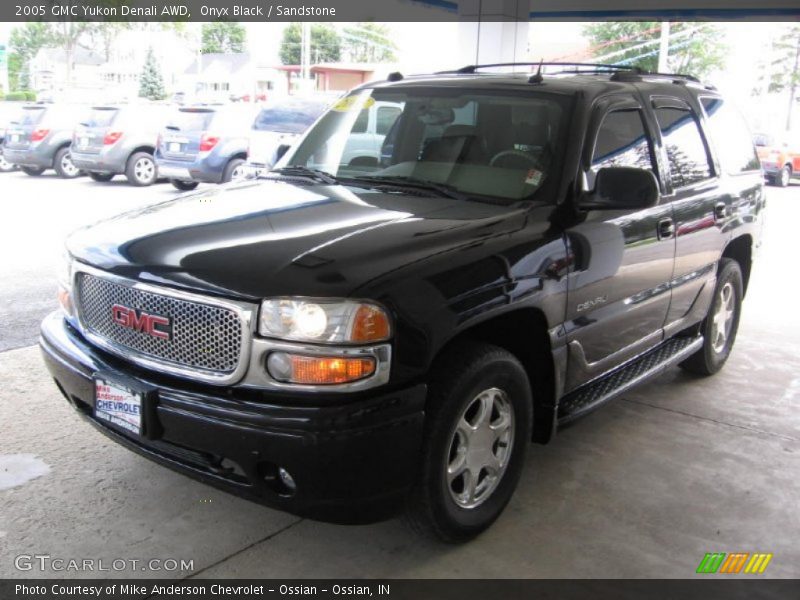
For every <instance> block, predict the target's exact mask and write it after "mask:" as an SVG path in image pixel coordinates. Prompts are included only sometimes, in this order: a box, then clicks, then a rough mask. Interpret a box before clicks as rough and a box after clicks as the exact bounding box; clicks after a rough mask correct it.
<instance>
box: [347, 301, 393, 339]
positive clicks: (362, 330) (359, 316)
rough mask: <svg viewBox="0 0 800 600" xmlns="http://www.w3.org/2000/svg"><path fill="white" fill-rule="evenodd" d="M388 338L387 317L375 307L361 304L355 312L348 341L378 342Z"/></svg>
mask: <svg viewBox="0 0 800 600" xmlns="http://www.w3.org/2000/svg"><path fill="white" fill-rule="evenodd" d="M388 338H389V317H387V316H386V313H385V312H384V311H382V310H381V309H379V308H377V307H376V306H372V305H370V304H362V305H361V306H359V307H358V310H357V311H356V317H355V319H354V320H353V329H352V333H351V335H350V340H351V341H353V342H378V341H381V340H385V339H388Z"/></svg>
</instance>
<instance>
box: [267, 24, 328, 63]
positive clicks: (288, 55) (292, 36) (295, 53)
mask: <svg viewBox="0 0 800 600" xmlns="http://www.w3.org/2000/svg"><path fill="white" fill-rule="evenodd" d="M310 29H311V56H310V60H309V62H316V63H322V62H338V61H339V60H341V56H342V39H341V37H340V36H339V32H337V31H336V30H335V29H334V28H333V27H332V26H330V25H328V24H324V23H313V24H312V25H311V27H310ZM302 38H303V31H302V25H301V24H300V23H290V24H289V25H288V26H287V27H286V28H285V29H284V30H283V38H282V40H281V48H280V51H279V56H280V59H281V63H283V64H284V65H299V64H300V54H301V50H300V46H301V45H302Z"/></svg>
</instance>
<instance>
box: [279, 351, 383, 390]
mask: <svg viewBox="0 0 800 600" xmlns="http://www.w3.org/2000/svg"><path fill="white" fill-rule="evenodd" d="M267 370H268V371H269V374H270V375H271V376H272V377H273V378H275V379H277V380H278V381H283V382H286V383H298V384H307V385H330V384H337V383H349V382H352V381H358V380H359V379H364V378H366V377H369V376H370V375H372V374H373V373H375V359H374V358H371V357H357V358H351V357H343V356H301V355H297V354H287V353H285V352H273V353H272V354H270V355H269V359H267Z"/></svg>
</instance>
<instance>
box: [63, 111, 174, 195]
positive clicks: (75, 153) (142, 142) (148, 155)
mask: <svg viewBox="0 0 800 600" xmlns="http://www.w3.org/2000/svg"><path fill="white" fill-rule="evenodd" d="M168 110H169V109H168V107H166V106H161V105H151V104H128V105H120V106H95V107H93V108H92V109H91V111H90V112H89V116H88V117H87V118H86V120H84V121H83V122H81V123H80V124H79V125H78V127H77V128H76V130H75V136H74V137H73V140H72V147H71V152H72V162H73V163H74V164H75V166H76V167H78V168H80V169H83V170H84V171H86V172H87V173H88V174H89V176H90V177H91V178H92V179H94V180H95V181H110V180H111V179H112V178H113V177H114V176H115V175H125V177H127V179H128V182H129V183H130V184H132V185H136V186H148V185H151V184H153V183H154V182H155V181H156V178H157V171H156V163H155V160H154V159H153V153H154V152H155V147H156V140H157V138H158V132H159V131H160V129H161V128H162V127H163V126H164V125H165V123H166V118H167V113H168Z"/></svg>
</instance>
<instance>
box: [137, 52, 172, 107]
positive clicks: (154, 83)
mask: <svg viewBox="0 0 800 600" xmlns="http://www.w3.org/2000/svg"><path fill="white" fill-rule="evenodd" d="M139 97H140V98H147V99H148V100H163V99H164V98H166V97H167V92H166V90H165V89H164V79H163V78H162V77H161V69H160V68H159V66H158V61H157V60H156V57H155V55H154V54H153V48H152V47H151V48H148V49H147V58H146V59H145V61H144V68H143V69H142V74H141V75H140V76H139Z"/></svg>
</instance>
